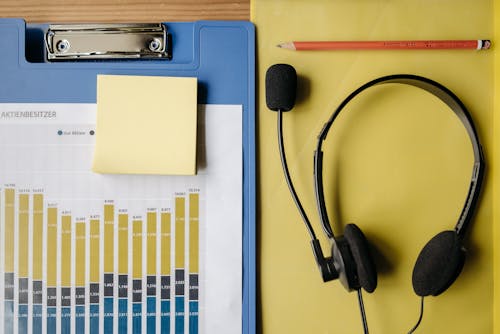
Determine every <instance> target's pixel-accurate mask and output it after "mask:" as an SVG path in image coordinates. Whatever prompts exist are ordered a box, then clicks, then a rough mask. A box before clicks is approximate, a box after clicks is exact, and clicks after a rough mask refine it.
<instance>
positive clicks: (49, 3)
mask: <svg viewBox="0 0 500 334" xmlns="http://www.w3.org/2000/svg"><path fill="white" fill-rule="evenodd" d="M249 2H250V1H249V0H73V1H70V0H46V1H43V2H42V1H40V0H0V17H17V18H24V19H25V20H26V22H33V23H36V22H51V23H59V22H64V23H69V22H75V23H77V22H163V21H193V20H249V19H250V4H249Z"/></svg>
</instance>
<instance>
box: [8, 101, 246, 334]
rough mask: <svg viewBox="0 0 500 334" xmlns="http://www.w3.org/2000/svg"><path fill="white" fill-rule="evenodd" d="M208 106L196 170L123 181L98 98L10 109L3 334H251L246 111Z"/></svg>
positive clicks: (131, 177)
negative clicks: (115, 170) (106, 168)
mask: <svg viewBox="0 0 500 334" xmlns="http://www.w3.org/2000/svg"><path fill="white" fill-rule="evenodd" d="M207 110H209V111H210V112H208V111H207V115H208V114H210V117H206V118H205V117H203V116H202V117H199V119H200V120H199V122H201V123H200V124H201V126H203V129H204V130H203V131H204V136H205V137H206V139H205V140H206V143H205V145H204V150H203V151H201V152H200V154H201V156H202V157H203V159H202V160H200V161H201V163H200V165H199V168H198V174H197V175H195V176H169V175H165V176H163V175H121V174H96V173H93V172H92V171H91V165H92V155H93V147H94V143H95V135H96V134H95V105H93V104H33V105H32V104H0V115H2V114H5V115H21V116H19V117H17V116H16V117H15V118H12V119H10V118H8V117H5V118H2V117H0V332H2V333H6V334H10V333H20V334H23V333H35V334H46V333H62V334H67V333H78V334H79V333H92V334H97V333H98V334H102V333H119V334H122V333H134V334H135V333H148V334H149V333H167V334H168V333H171V334H186V333H187V334H198V333H200V334H202V333H213V332H221V333H222V332H223V333H238V331H240V330H241V300H242V297H241V282H242V273H241V268H242V258H241V254H242V248H241V236H242V229H241V217H242V197H241V196H242V195H241V194H242V183H241V180H242V176H241V175H242V174H241V171H242V168H241V154H242V153H241V152H242V150H241V147H242V146H241V140H240V141H238V140H235V138H241V127H238V126H235V125H237V124H241V108H240V107H239V106H236V107H234V106H227V107H225V106H216V107H214V108H208V107H207ZM26 111H28V112H26ZM29 111H36V112H37V113H35V114H36V115H38V114H44V113H38V112H39V111H47V114H50V115H53V116H54V117H52V118H50V119H33V118H32V117H24V116H23V115H28V116H29V115H31V113H29ZM238 111H239V112H238ZM202 115H204V114H202ZM228 120H231V122H232V123H231V124H232V126H229V127H224V129H227V131H221V128H220V124H222V123H224V122H227V121H228ZM205 122H207V124H205ZM158 154H161V152H159V153H158ZM214 156H217V159H216V160H214V159H212V157H214ZM204 160H205V161H204ZM207 161H208V162H207ZM235 162H237V163H235ZM221 236H223V237H221Z"/></svg>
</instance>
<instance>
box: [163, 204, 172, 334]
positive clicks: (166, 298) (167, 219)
mask: <svg viewBox="0 0 500 334" xmlns="http://www.w3.org/2000/svg"><path fill="white" fill-rule="evenodd" d="M171 219H172V214H171V213H170V210H168V209H162V213H161V239H160V240H161V276H160V279H161V292H160V296H161V306H160V308H161V318H160V322H161V332H162V333H170V309H171V308H170V289H171V283H170V282H171V269H170V264H171V261H170V255H171V251H170V247H171Z"/></svg>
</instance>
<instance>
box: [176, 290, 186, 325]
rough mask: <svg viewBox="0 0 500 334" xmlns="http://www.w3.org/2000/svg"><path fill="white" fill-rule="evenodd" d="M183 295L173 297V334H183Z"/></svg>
mask: <svg viewBox="0 0 500 334" xmlns="http://www.w3.org/2000/svg"><path fill="white" fill-rule="evenodd" d="M184 315H185V314H184V296H181V297H175V334H184Z"/></svg>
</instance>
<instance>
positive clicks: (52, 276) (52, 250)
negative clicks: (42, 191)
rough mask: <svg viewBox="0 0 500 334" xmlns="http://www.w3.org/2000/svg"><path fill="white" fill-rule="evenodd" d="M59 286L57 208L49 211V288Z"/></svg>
mask: <svg viewBox="0 0 500 334" xmlns="http://www.w3.org/2000/svg"><path fill="white" fill-rule="evenodd" d="M56 285H57V208H48V209H47V286H49V287H55V286H56Z"/></svg>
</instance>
